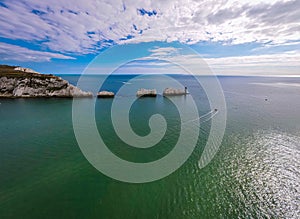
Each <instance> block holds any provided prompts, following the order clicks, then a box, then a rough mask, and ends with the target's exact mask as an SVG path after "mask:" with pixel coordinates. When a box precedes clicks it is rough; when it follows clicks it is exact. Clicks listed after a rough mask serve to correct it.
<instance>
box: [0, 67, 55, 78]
mask: <svg viewBox="0 0 300 219" xmlns="http://www.w3.org/2000/svg"><path fill="white" fill-rule="evenodd" d="M0 77H7V78H45V79H46V78H56V76H54V75H51V74H40V73H38V72H35V71H33V70H31V69H28V68H22V67H20V66H10V65H0Z"/></svg>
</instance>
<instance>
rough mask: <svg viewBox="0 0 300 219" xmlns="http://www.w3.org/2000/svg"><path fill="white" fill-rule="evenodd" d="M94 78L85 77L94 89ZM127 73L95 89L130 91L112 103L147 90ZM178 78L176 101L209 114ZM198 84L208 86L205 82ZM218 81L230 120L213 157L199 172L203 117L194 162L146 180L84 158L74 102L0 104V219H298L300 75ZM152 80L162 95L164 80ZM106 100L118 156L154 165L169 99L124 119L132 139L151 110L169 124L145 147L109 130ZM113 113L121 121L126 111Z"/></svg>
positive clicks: (102, 111) (196, 91) (108, 134)
mask: <svg viewBox="0 0 300 219" xmlns="http://www.w3.org/2000/svg"><path fill="white" fill-rule="evenodd" d="M62 77H63V78H65V79H66V80H68V81H70V82H71V83H73V84H76V82H77V80H78V76H75V75H63V76H62ZM99 77H102V76H89V77H88V78H87V81H88V82H89V83H91V86H92V85H93V84H94V83H95V82H97V80H99ZM133 77H134V76H127V75H123V76H122V75H121V76H120V75H119V76H117V75H115V76H112V77H111V78H109V79H108V81H107V82H106V83H105V84H104V86H103V87H102V88H101V89H106V90H111V91H114V92H117V91H118V90H119V88H121V87H122V86H124V85H126V86H128V89H129V91H130V92H126V93H122V92H121V93H119V94H118V95H117V97H116V100H120V103H122V101H125V102H126V100H127V99H128V98H130V97H133V96H135V92H136V89H137V88H140V87H148V88H151V87H152V85H153V84H151V82H148V81H147V80H144V81H143V80H140V82H141V84H138V83H140V82H137V81H135V82H134V83H128V81H129V80H130V79H131V78H133ZM174 77H175V79H178V80H179V81H180V82H181V83H182V86H187V87H188V89H189V91H190V93H191V94H190V97H183V96H182V97H174V98H175V100H176V101H177V102H178V103H180V104H182V105H183V106H189V104H191V102H190V101H189V100H190V99H189V98H191V97H193V98H194V99H195V100H196V104H197V106H198V110H199V115H204V114H205V113H207V112H209V111H210V110H214V109H211V108H210V104H209V98H208V97H207V95H206V94H205V92H204V91H203V89H202V88H201V86H199V85H198V84H197V83H196V81H195V80H194V79H193V78H192V77H190V76H174ZM97 78H98V79H97ZM153 78H154V81H155V76H153ZM199 80H202V81H204V82H205V83H208V84H209V83H210V80H211V78H210V77H199ZM219 81H220V83H221V86H222V89H223V91H224V95H225V100H226V107H227V124H226V131H225V136H224V138H223V141H222V144H221V146H220V148H219V150H218V152H217V154H216V156H215V157H214V158H213V160H212V161H211V162H210V163H209V164H208V165H207V166H206V167H204V168H202V169H200V168H199V166H198V161H199V159H200V157H201V154H202V152H203V148H204V146H205V143H206V140H207V136H208V133H209V130H210V128H211V123H210V121H206V122H205V123H204V124H203V125H202V126H201V129H200V133H199V140H198V141H197V145H196V148H195V149H194V151H193V153H192V155H191V156H190V158H189V159H188V160H187V161H186V162H185V163H184V164H183V165H182V166H181V167H180V168H179V169H178V170H176V171H175V172H174V173H172V174H171V175H169V176H167V177H165V178H163V179H160V180H158V181H155V182H150V183H143V184H131V183H124V182H120V181H117V180H114V179H111V178H109V177H107V176H105V175H104V174H102V173H100V172H99V171H97V170H96V169H95V168H94V167H93V166H92V165H91V164H90V163H89V162H88V161H87V160H86V159H85V157H84V156H83V154H82V153H81V150H80V148H79V146H78V144H77V141H76V138H75V136H74V131H73V126H72V100H71V99H59V98H53V99H43V98H42V99H0V119H1V123H0V133H1V141H0V218H121V217H122V218H299V217H300V207H299V206H300V168H299V167H300V153H299V150H300V78H272V77H219ZM126 83H127V84H126ZM156 84H159V85H161V86H159V87H160V88H161V89H160V90H159V89H158V92H159V93H161V92H162V90H163V88H164V87H165V86H167V85H168V81H167V80H165V81H164V80H159V81H157V83H156ZM87 87H88V85H87ZM93 100H94V99H85V100H82V101H83V102H84V101H86V103H87V104H88V103H89V102H90V101H93ZM112 101H113V100H111V99H105V100H104V99H103V100H100V99H99V100H97V101H96V107H95V118H96V122H97V127H98V130H99V133H100V134H101V136H102V137H103V139H104V141H105V142H106V143H107V144H108V145H110V150H111V151H112V152H113V153H114V154H116V155H117V156H119V157H121V158H123V159H126V160H129V161H134V162H150V161H153V160H156V159H158V158H160V157H163V156H166V155H167V154H168V153H169V152H170V151H171V150H172V147H173V145H174V143H175V142H176V141H177V139H178V135H179V133H180V131H181V130H180V124H179V119H178V118H179V116H180V115H179V114H180V113H179V112H178V110H177V109H176V107H174V105H173V104H172V102H171V101H169V100H168V99H165V98H163V97H162V96H160V95H159V96H158V97H157V98H145V99H139V100H137V101H135V102H134V104H133V105H132V107H131V111H130V115H129V120H130V122H131V126H132V129H133V130H134V131H135V132H136V133H137V134H138V135H141V136H145V135H147V134H148V133H149V132H150V129H149V126H148V120H149V118H150V117H151V115H152V114H154V113H160V114H161V115H163V116H164V117H165V119H166V121H167V123H168V129H167V133H166V135H165V136H164V138H163V140H162V141H161V142H160V143H159V144H158V145H156V146H155V147H153V148H149V149H147V150H141V149H138V148H132V147H130V146H128V145H126V144H124V142H122V140H121V139H120V138H119V136H118V135H117V133H116V132H115V130H114V129H113V126H112V124H111V116H110V115H111V111H110V107H111V104H112ZM187 108H188V107H187ZM117 110H119V111H117V112H118V114H117V115H120V116H121V115H122V112H123V108H122V105H120V106H119V108H118V109H117ZM190 128H191V130H192V129H193V128H192V126H191V127H190Z"/></svg>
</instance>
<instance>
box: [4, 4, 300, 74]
mask: <svg viewBox="0 0 300 219" xmlns="http://www.w3.org/2000/svg"><path fill="white" fill-rule="evenodd" d="M178 44H182V45H184V46H187V47H188V48H190V49H193V50H194V51H196V52H197V54H198V55H197V56H196V55H192V54H188V53H185V52H182V51H181V50H180V48H178ZM126 45H133V47H131V48H134V49H135V51H136V53H139V54H138V56H139V57H140V60H135V61H133V62H130V63H129V64H127V65H126V66H125V67H124V68H121V69H120V70H119V71H120V73H122V71H124V73H143V72H147V73H148V72H149V73H151V71H156V72H162V73H175V72H173V71H175V70H174V69H173V68H172V65H168V64H167V63H163V62H161V61H159V58H160V57H165V56H166V55H167V56H168V57H171V59H172V60H178V59H184V60H187V61H186V64H187V65H197V63H200V62H201V60H204V61H205V62H206V63H207V64H208V65H209V67H210V68H211V69H212V71H213V72H214V73H215V74H218V75H262V76H265V75H278V76H283V75H285V76H296V75H300V1H299V0H271V1H269V0H264V1H262V0H251V1H250V0H249V1H242V0H240V1H233V0H209V1H207V0H160V1H150V0H147V1H145V0H73V1H70V0H60V1H58V0H56V1H55V0H51V1H50V0H43V1H38V0H0V64H9V65H18V66H19V65H20V66H23V67H29V68H32V69H34V70H36V71H39V72H42V73H52V74H64V73H66V74H69V73H71V74H80V73H81V72H82V71H83V70H84V69H85V68H86V66H87V65H88V64H89V63H90V62H91V61H92V60H93V59H94V58H95V57H97V56H98V55H99V54H101V53H103V52H105V51H107V50H109V49H110V48H112V47H116V46H118V47H122V46H126ZM155 58H157V60H155ZM116 59H118V54H115V56H114V57H111V59H110V60H109V61H108V63H107V64H108V65H109V64H112V65H113V64H114V62H115V61H116ZM199 74H200V73H199Z"/></svg>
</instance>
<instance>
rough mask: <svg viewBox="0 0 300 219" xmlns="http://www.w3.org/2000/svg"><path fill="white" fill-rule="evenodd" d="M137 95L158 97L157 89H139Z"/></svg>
mask: <svg viewBox="0 0 300 219" xmlns="http://www.w3.org/2000/svg"><path fill="white" fill-rule="evenodd" d="M136 96H137V97H156V96H157V93H156V90H155V89H143V88H142V89H139V90H138V91H137V92H136Z"/></svg>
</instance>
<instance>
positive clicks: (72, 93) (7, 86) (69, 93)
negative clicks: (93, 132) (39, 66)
mask: <svg viewBox="0 0 300 219" xmlns="http://www.w3.org/2000/svg"><path fill="white" fill-rule="evenodd" d="M92 96H93V94H92V93H91V92H85V91H82V90H81V89H79V88H78V87H76V86H74V85H71V84H69V82H68V81H66V80H64V79H62V78H60V77H57V76H54V75H51V74H40V73H38V72H35V71H33V70H32V69H29V68H22V67H19V66H9V65H0V98H21V97H92Z"/></svg>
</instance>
